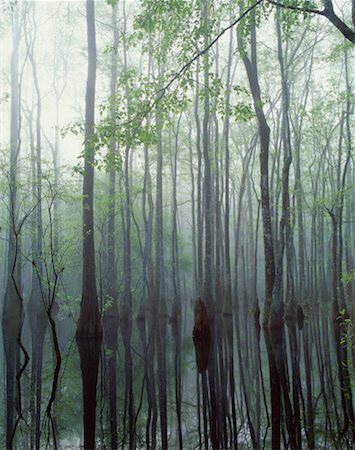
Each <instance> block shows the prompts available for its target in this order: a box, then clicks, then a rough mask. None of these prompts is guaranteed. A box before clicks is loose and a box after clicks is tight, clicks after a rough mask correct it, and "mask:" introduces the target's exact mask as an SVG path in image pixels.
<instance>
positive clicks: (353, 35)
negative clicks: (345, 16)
mask: <svg viewBox="0 0 355 450" xmlns="http://www.w3.org/2000/svg"><path fill="white" fill-rule="evenodd" d="M266 1H267V2H268V3H270V4H271V5H274V6H277V7H279V8H284V9H289V10H291V11H299V12H306V13H310V14H317V15H319V16H323V17H326V18H327V19H328V20H329V22H331V23H332V24H333V25H334V26H335V28H337V29H338V30H339V31H340V32H341V33H342V35H343V36H344V37H345V38H346V39H347V40H348V41H350V42H352V43H353V44H355V31H354V30H352V29H351V28H349V27H348V26H347V25H346V23H344V22H343V21H342V20H341V19H340V18H339V17H338V16H337V15H336V14H335V12H334V9H333V3H332V1H331V0H324V1H323V3H324V9H322V10H320V9H313V8H302V7H300V6H293V5H285V4H284V3H281V2H278V1H275V0H266Z"/></svg>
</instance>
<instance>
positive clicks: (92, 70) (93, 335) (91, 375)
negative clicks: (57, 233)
mask: <svg viewBox="0 0 355 450" xmlns="http://www.w3.org/2000/svg"><path fill="white" fill-rule="evenodd" d="M86 21H87V41H88V77H87V85H86V109H85V150H84V180H83V279H82V298H81V306H80V315H79V321H78V327H77V332H76V340H77V345H78V348H79V354H80V362H81V371H82V380H83V398H84V448H85V449H94V448H95V425H96V412H95V410H96V384H97V375H98V368H99V358H100V349H101V338H102V328H101V320H100V312H99V305H98V298H97V289H96V278H95V276H96V274H95V248H94V211H93V203H94V154H95V148H94V145H93V140H92V136H93V134H94V121H95V82H96V38H95V4H94V1H93V0H87V1H86Z"/></svg>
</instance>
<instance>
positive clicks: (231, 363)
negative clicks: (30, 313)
mask: <svg viewBox="0 0 355 450" xmlns="http://www.w3.org/2000/svg"><path fill="white" fill-rule="evenodd" d="M190 316H191V317H190V318H189V317H183V318H181V317H180V316H177V318H171V317H170V318H169V317H160V318H159V316H154V317H152V316H150V317H149V315H148V314H147V315H145V316H144V317H140V318H139V320H133V321H129V320H128V321H126V322H125V323H123V322H122V321H121V322H119V326H118V328H117V330H116V332H117V348H116V349H114V346H115V344H114V343H113V345H112V343H111V344H110V343H109V340H108V338H107V336H104V339H103V342H102V345H101V349H100V361H99V369H98V374H97V384H96V413H95V416H93V415H92V414H91V417H89V422H86V424H88V423H89V424H90V423H91V425H89V426H90V427H91V433H92V432H93V427H94V429H95V448H97V449H109V448H116V447H117V448H166V447H168V448H184V449H194V448H237V447H238V448H241V449H247V448H266V449H270V448H272V427H273V423H274V420H275V417H273V409H272V397H271V393H270V392H271V391H270V389H271V387H270V371H269V359H268V354H267V351H266V346H265V339H264V337H263V330H262V329H259V328H258V326H255V323H254V322H253V318H252V317H249V318H248V320H247V321H240V323H237V320H236V319H235V318H234V319H233V318H232V317H224V316H222V315H221V314H216V315H215V316H214V320H213V321H211V328H210V336H207V338H206V336H204V335H203V332H202V334H200V335H199V336H197V337H196V333H195V334H194V339H193V337H192V334H193V327H194V323H193V319H192V314H190ZM56 324H57V334H58V340H59V348H60V354H61V362H60V368H59V369H60V370H59V372H58V373H57V375H58V378H57V379H55V378H56V375H55V368H56V362H57V361H56V357H55V352H54V350H53V340H52V337H51V334H50V332H49V331H50V328H48V329H47V332H46V336H45V342H44V353H43V366H42V373H41V383H40V384H41V392H38V389H37V390H36V388H35V387H34V385H33V378H32V370H33V369H31V367H32V366H31V361H29V363H28V365H27V367H26V369H25V370H24V372H23V373H22V375H21V377H20V384H19V385H18V387H17V389H20V390H21V411H19V404H18V393H17V399H14V401H15V403H16V405H15V424H14V427H15V434H14V437H13V440H12V442H13V448H15V449H30V448H35V447H36V437H37V442H38V439H39V446H40V447H39V448H50V449H52V448H59V449H79V448H84V426H83V423H84V421H83V417H84V406H83V380H82V376H83V373H82V371H81V366H80V358H79V352H78V346H77V342H76V340H75V335H74V333H75V326H74V324H73V322H72V321H71V320H70V319H68V318H65V319H64V318H60V317H58V318H57V319H56ZM282 331H283V337H284V344H285V346H284V350H285V357H286V361H285V363H286V380H285V383H286V385H285V386H286V387H287V390H288V395H289V400H290V404H286V400H285V398H286V397H285V396H284V394H282V395H281V398H282V401H281V410H280V412H279V417H278V418H277V419H278V420H279V421H280V433H281V447H282V448H294V445H293V447H291V438H290V424H289V423H288V422H287V418H288V414H287V413H291V417H292V420H293V421H294V422H297V424H296V423H294V429H295V430H296V432H295V433H296V434H297V433H298V434H299V439H300V440H298V441H297V440H296V442H298V443H301V445H302V448H339V449H343V448H353V441H352V439H353V437H352V427H353V426H354V424H351V423H350V424H348V428H347V429H345V426H346V423H345V421H344V416H343V409H342V403H341V400H342V399H341V391H340V384H339V378H338V366H337V358H336V352H335V343H334V336H333V332H332V322H331V320H330V319H328V318H327V317H320V316H313V317H311V318H307V319H306V321H305V323H304V324H303V328H302V329H299V328H298V327H297V328H296V334H295V336H294V338H295V341H292V339H291V337H292V333H290V328H288V327H287V326H286V325H285V327H284V329H283V330H282ZM259 333H260V334H259ZM350 338H351V337H350ZM22 340H23V344H24V346H25V347H27V348H28V350H30V348H31V341H30V339H29V330H28V328H27V327H26V326H25V327H24V331H23V336H22ZM292 342H296V345H297V348H296V355H297V361H294V360H293V359H292V355H291V350H292V349H291V343H292ZM350 344H351V342H350ZM292 345H294V344H292ZM92 352H93V351H92V349H91V350H90V347H89V350H88V354H87V355H86V356H87V358H88V361H89V368H90V370H91V367H92V370H91V374H90V376H91V379H90V380H89V381H87V380H86V383H89V384H88V385H87V386H89V390H90V389H91V390H92V392H91V395H92V393H93V392H94V393H95V386H94V385H93V384H94V381H93V380H95V374H94V373H93V372H94V366H95V364H94V354H93V353H92ZM348 356H349V376H350V378H351V380H350V381H351V383H354V381H355V377H354V365H353V363H354V359H353V356H354V355H353V349H351V345H349V348H348ZM206 358H207V359H206ZM21 361H22V363H23V357H21ZM90 364H92V366H90ZM297 367H298V369H297ZM57 369H58V365H57ZM298 370H299V374H298V372H297V371H298ZM307 370H308V373H307ZM309 371H310V372H309ZM200 372H201V373H200ZM54 379H55V380H54ZM54 381H55V382H57V387H56V388H55V390H56V393H55V394H56V395H55V401H54V403H53V405H52V407H51V413H50V414H49V413H48V404H49V401H50V397H51V394H52V393H53V386H56V384H55V383H54ZM90 383H91V384H90ZM309 383H310V384H309ZM2 385H3V386H6V371H5V360H4V354H2ZM86 394H87V393H86ZM113 396H114V397H115V398H113ZM6 397H7V396H6V390H5V389H4V393H3V396H2V400H1V448H6V443H5V435H6V419H5V418H6ZM38 398H39V399H40V403H36V399H37V401H38ZM351 401H352V400H351ZM39 404H40V409H39ZM286 408H289V409H288V410H287V409H286ZM39 412H40V419H38V418H37V424H38V423H39V424H40V426H39V430H38V426H37V432H36V425H35V424H36V419H35V417H36V413H37V414H38V413H39ZM86 413H87V412H86ZM298 415H299V417H298ZM86 419H88V417H86ZM93 424H94V425H93ZM87 431H88V430H86V432H87ZM36 434H37V436H36ZM166 442H167V444H166ZM37 445H38V443H37Z"/></svg>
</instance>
